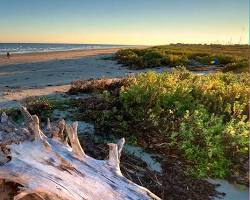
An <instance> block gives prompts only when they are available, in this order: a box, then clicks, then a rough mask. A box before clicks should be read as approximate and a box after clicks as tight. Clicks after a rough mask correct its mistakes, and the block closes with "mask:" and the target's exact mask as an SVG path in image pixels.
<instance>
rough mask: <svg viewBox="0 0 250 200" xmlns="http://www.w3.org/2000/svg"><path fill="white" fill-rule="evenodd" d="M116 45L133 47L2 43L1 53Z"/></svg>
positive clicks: (100, 46)
mask: <svg viewBox="0 0 250 200" xmlns="http://www.w3.org/2000/svg"><path fill="white" fill-rule="evenodd" d="M116 47H132V46H127V45H109V44H107V45H105V44H49V43H0V55H4V54H6V53H7V52H10V53H35V52H51V51H68V50H83V49H106V48H116Z"/></svg>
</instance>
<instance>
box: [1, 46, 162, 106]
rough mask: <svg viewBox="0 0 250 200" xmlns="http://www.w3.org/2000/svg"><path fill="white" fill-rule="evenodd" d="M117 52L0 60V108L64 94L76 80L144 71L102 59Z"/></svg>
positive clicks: (159, 69)
mask: <svg viewBox="0 0 250 200" xmlns="http://www.w3.org/2000/svg"><path fill="white" fill-rule="evenodd" d="M117 50H118V49H102V50H83V51H67V52H50V53H33V54H18V55H15V56H14V57H12V58H11V59H10V60H7V61H6V58H3V57H1V58H0V108H3V107H10V106H13V105H18V101H20V100H22V99H23V98H26V97H30V96H43V95H49V94H53V93H58V92H66V91H68V89H69V87H70V83H71V82H72V81H74V80H77V79H84V80H86V79H90V78H94V79H96V78H102V77H122V76H126V75H129V74H132V73H138V72H142V71H147V70H141V71H138V70H137V71H135V70H129V69H127V68H125V67H121V65H118V64H117V63H116V61H112V60H104V59H103V57H106V56H109V54H111V53H115V52H116V51H117ZM6 62H8V63H7V64H6ZM156 70H158V71H162V70H164V69H162V68H158V69H156Z"/></svg>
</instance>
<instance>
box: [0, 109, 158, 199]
mask: <svg viewBox="0 0 250 200" xmlns="http://www.w3.org/2000/svg"><path fill="white" fill-rule="evenodd" d="M21 112H22V114H23V116H24V119H25V123H24V126H23V127H18V126H17V125H15V124H14V123H13V122H11V120H9V119H8V116H7V115H6V114H2V117H1V122H0V180H2V182H3V180H4V181H10V182H13V183H18V184H19V185H20V187H19V192H18V194H17V195H16V196H15V197H14V199H15V200H19V199H22V198H23V197H25V196H27V195H33V196H35V198H34V199H36V198H38V199H46V200H47V199H49V200H59V199H60V200H84V199H88V200H113V199H116V200H124V199H129V200H144V199H145V200H146V199H147V200H148V199H160V198H159V197H157V196H156V195H154V194H153V193H151V192H150V191H149V190H147V189H146V188H143V187H141V186H139V185H137V184H135V183H133V182H131V181H130V180H128V179H127V178H125V177H124V176H123V175H122V174H121V171H120V167H119V163H120V156H121V151H122V148H123V145H124V142H125V140H124V139H121V140H120V141H119V142H118V144H113V143H110V144H108V145H109V158H108V160H96V159H94V158H92V157H90V156H88V155H86V154H85V153H84V151H83V149H82V147H81V145H80V142H79V140H78V136H77V122H75V123H73V124H71V125H67V124H66V123H65V121H64V120H61V121H60V122H59V123H58V124H57V125H55V124H53V123H50V121H49V120H48V124H47V127H46V128H45V129H44V130H43V131H42V130H41V129H40V126H39V119H38V117H37V116H36V115H30V113H29V112H28V111H27V109H26V108H25V107H22V108H21ZM0 187H1V186H0ZM0 199H1V198H0Z"/></svg>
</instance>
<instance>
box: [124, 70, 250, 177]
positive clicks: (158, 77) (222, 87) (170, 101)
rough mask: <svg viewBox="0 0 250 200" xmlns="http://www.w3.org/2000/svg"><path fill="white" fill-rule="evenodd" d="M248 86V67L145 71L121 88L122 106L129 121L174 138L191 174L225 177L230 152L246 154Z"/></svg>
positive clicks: (240, 156) (172, 141)
mask: <svg viewBox="0 0 250 200" xmlns="http://www.w3.org/2000/svg"><path fill="white" fill-rule="evenodd" d="M249 91H250V88H249V74H248V73H241V74H233V73H215V74H208V75H207V76H200V75H195V74H192V73H190V72H188V71H186V70H183V69H177V70H174V71H173V72H172V73H162V74H157V73H155V72H148V73H143V74H140V75H139V76H137V77H136V78H135V79H133V80H131V83H130V85H129V86H127V87H122V88H121V91H120V96H119V98H120V102H121V104H122V108H121V109H120V110H122V112H123V113H124V114H123V115H126V116H128V118H127V119H129V120H130V121H134V122H136V124H140V125H143V126H147V127H150V131H151V132H153V133H154V134H159V135H160V137H162V135H163V136H164V137H165V140H166V141H168V142H170V144H174V145H176V144H177V146H178V148H179V149H180V150H181V151H182V152H183V154H184V155H185V157H186V159H188V160H189V161H190V162H192V163H193V164H194V166H192V167H190V168H188V170H189V172H191V173H192V174H194V175H196V176H202V177H205V176H213V177H218V178H223V177H225V176H226V175H228V171H229V168H230V165H232V164H233V163H234V160H235V157H234V156H237V157H238V158H243V157H246V156H247V155H248V134H247V132H248V128H249V124H248V122H247V117H246V115H247V110H248V109H247V105H248V94H249ZM120 114H121V113H120ZM145 132H148V130H147V131H145ZM155 137H158V136H155ZM176 142H177V143H176ZM232 155H234V156H232ZM191 169H192V170H191ZM190 170H191V171H190Z"/></svg>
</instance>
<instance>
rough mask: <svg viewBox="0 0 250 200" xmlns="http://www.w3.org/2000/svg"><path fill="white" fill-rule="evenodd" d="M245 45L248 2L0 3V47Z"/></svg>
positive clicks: (118, 0) (42, 0) (86, 0)
mask: <svg viewBox="0 0 250 200" xmlns="http://www.w3.org/2000/svg"><path fill="white" fill-rule="evenodd" d="M248 41H249V0H0V42H5V43H6V42H35V43H46V42H48V43H84V44H86V43H91V44H135V45H139V44H140V45H161V44H169V43H179V42H180V43H223V44H228V43H241V44H245V43H248Z"/></svg>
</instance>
